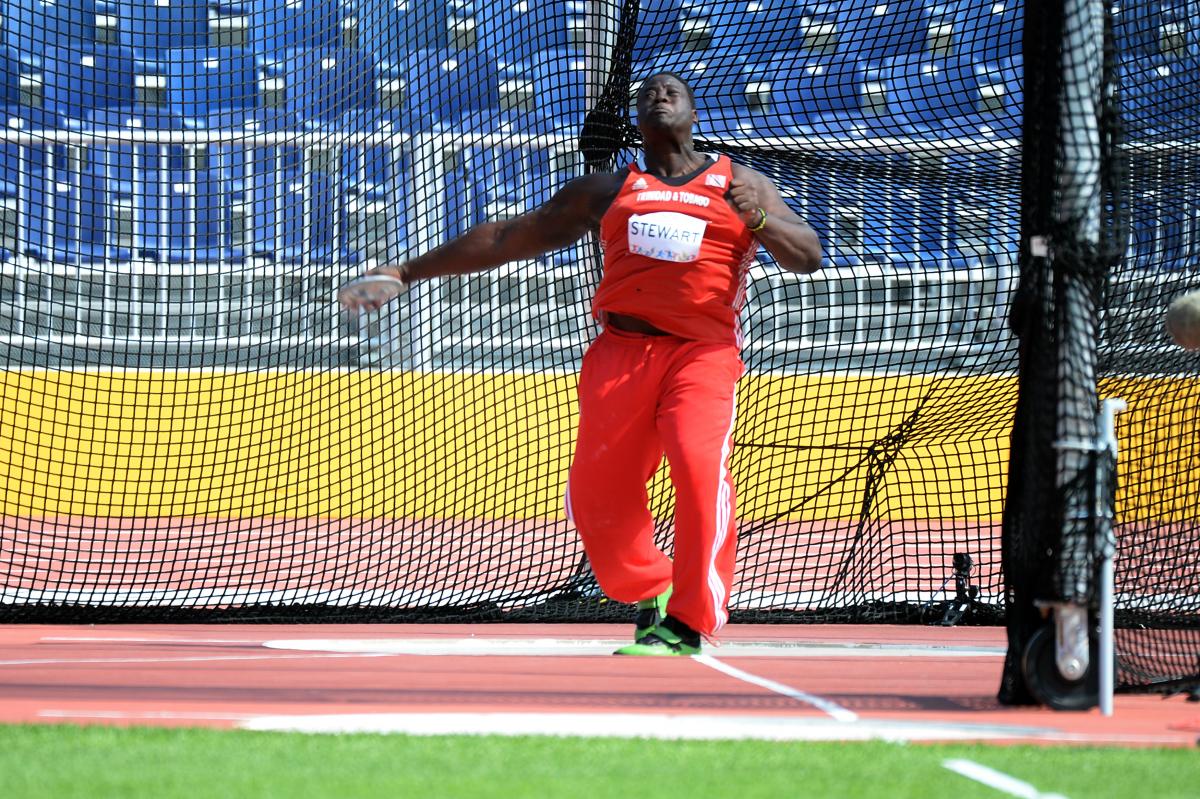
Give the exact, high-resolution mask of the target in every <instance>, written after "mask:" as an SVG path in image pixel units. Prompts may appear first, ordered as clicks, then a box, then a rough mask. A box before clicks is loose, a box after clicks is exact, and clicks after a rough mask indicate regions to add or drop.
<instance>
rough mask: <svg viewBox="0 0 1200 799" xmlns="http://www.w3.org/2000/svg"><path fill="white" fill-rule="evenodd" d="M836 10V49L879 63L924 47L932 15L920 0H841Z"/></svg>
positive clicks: (918, 51) (860, 58) (918, 50)
mask: <svg viewBox="0 0 1200 799" xmlns="http://www.w3.org/2000/svg"><path fill="white" fill-rule="evenodd" d="M836 9H837V10H836V14H835V18H836V20H837V40H838V44H837V47H838V52H840V53H842V54H843V55H845V56H847V57H852V58H856V59H858V60H859V61H865V62H867V63H870V64H878V63H881V62H883V61H885V60H887V59H890V58H894V57H896V56H901V55H910V54H913V53H921V52H924V51H925V49H926V42H927V40H928V38H929V26H930V24H931V16H930V12H929V8H928V6H927V5H926V3H925V2H922V0H885V1H884V2H863V1H862V0H841V2H839V3H837V6H836Z"/></svg>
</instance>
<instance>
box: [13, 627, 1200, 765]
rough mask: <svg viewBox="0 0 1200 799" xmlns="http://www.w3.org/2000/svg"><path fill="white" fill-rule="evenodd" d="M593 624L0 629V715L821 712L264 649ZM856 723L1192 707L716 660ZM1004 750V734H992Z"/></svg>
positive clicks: (1145, 712)
mask: <svg viewBox="0 0 1200 799" xmlns="http://www.w3.org/2000/svg"><path fill="white" fill-rule="evenodd" d="M627 632H628V630H627V629H626V627H625V626H620V627H615V626H611V625H589V626H578V625H546V626H530V625H464V626H450V625H447V626H430V625H338V626H328V625H305V626H290V625H208V626H199V625H188V626H180V625H173V626H166V625H137V626H133V625H123V626H104V627H93V626H43V625H39V626H34V625H22V626H5V627H0V722H41V723H55V722H72V723H104V724H158V725H188V726H194V725H203V726H216V727H231V726H234V725H235V724H236V723H238V722H239V721H241V720H244V719H246V718H248V717H256V716H267V715H285V716H292V715H297V716H302V715H316V714H331V715H332V714H364V713H369V714H378V713H463V714H474V713H480V712H488V713H535V712H541V713H567V712H571V713H584V712H586V713H598V714H607V713H616V712H620V713H659V714H661V713H671V714H695V715H697V716H699V715H705V716H713V715H723V714H728V715H729V716H730V717H733V716H739V717H743V718H744V717H747V716H764V717H771V718H776V719H777V718H780V717H787V718H796V719H805V718H808V719H823V720H826V721H828V717H827V716H826V715H825V714H823V713H822V712H821V711H819V710H817V709H815V708H814V707H812V706H811V705H806V704H805V703H803V702H799V701H797V700H796V699H795V698H793V697H789V696H786V695H783V694H781V693H779V692H778V691H773V690H769V689H768V688H765V687H760V686H759V685H755V684H752V683H750V682H747V681H745V680H742V679H737V678H735V677H732V676H729V675H728V674H725V673H722V672H720V671H717V670H714V669H713V668H711V667H709V666H706V665H704V664H702V663H700V662H695V661H692V660H690V659H682V658H679V659H677V658H670V659H662V660H646V659H641V658H628V659H626V658H614V657H599V656H540V657H534V656H515V655H505V656H490V655H488V656H462V655H455V656H450V655H437V656H431V655H385V656H378V655H354V654H336V653H328V652H304V651H294V650H281V649H268V648H264V647H263V646H262V642H264V641H269V640H277V639H293V640H294V639H372V640H376V639H428V640H443V641H453V640H458V639H463V638H471V637H472V636H476V637H479V638H488V639H495V638H503V639H510V640H528V641H532V640H536V639H547V638H553V639H567V640H573V639H582V640H589V639H597V638H620V637H622V636H624V635H625V634H626V633H627ZM724 640H725V642H726V643H729V644H733V643H738V642H749V641H755V642H766V641H791V642H797V641H800V642H812V643H835V642H846V643H854V644H884V645H886V644H893V645H894V644H914V645H923V646H939V647H994V648H1002V647H1003V645H1004V635H1003V630H1001V629H998V628H934V627H900V626H876V627H861V626H860V627H845V626H834V627H821V626H801V627H781V626H751V625H743V626H738V627H734V628H732V629H729V630H727V633H726V635H725V639H724ZM708 653H709V654H711V655H713V656H714V657H716V658H717V659H718V660H720V661H721V662H722V663H724V664H726V665H728V666H733V667H735V668H736V669H740V670H742V671H743V672H746V673H750V674H752V675H754V676H755V677H758V678H762V679H765V680H771V681H774V682H775V683H779V684H782V685H785V686H787V687H789V688H791V689H793V690H795V691H801V692H804V693H806V694H809V695H816V696H819V697H821V698H823V699H825V700H828V701H831V702H833V703H836V704H837V705H840V706H841V707H843V708H845V709H848V710H850V711H852V712H853V713H855V714H858V716H859V717H860V719H862V720H863V721H864V722H865V721H883V720H892V721H905V722H923V723H925V722H928V723H934V722H940V723H947V724H999V725H1018V726H1022V727H1036V728H1041V729H1043V730H1046V731H1048V732H1050V733H1052V734H1049V735H1040V736H1035V739H1037V740H1041V741H1045V740H1057V741H1063V742H1078V743H1097V744H1123V745H1146V744H1158V745H1178V746H1182V745H1192V744H1194V743H1196V740H1197V737H1198V736H1200V705H1196V704H1191V703H1188V702H1186V701H1185V700H1184V699H1183V698H1181V697H1175V698H1169V699H1163V698H1161V697H1158V696H1124V695H1122V696H1118V697H1117V699H1116V712H1115V714H1114V716H1112V717H1111V718H1105V717H1103V716H1101V715H1100V714H1099V712H1098V711H1089V712H1084V713H1066V712H1054V711H1050V710H1045V709H1027V708H1005V707H1001V706H999V705H998V704H997V703H996V701H995V693H996V688H997V685H998V683H999V678H1000V669H1001V657H1000V656H998V655H994V654H992V655H986V656H973V657H967V656H954V657H947V656H945V655H944V654H943V655H941V656H937V657H932V656H930V657H925V656H916V657H914V656H911V655H910V656H896V657H892V656H888V657H879V656H874V657H856V656H851V655H848V654H847V653H846V652H845V651H844V650H838V649H831V650H830V651H829V654H828V655H826V654H824V653H821V654H819V655H816V656H814V655H812V654H809V655H806V656H801V657H730V656H726V655H723V654H722V650H721V648H720V647H709V648H708ZM1004 740H1014V738H1012V737H1006V738H1004Z"/></svg>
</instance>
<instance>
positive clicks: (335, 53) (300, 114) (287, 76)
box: [276, 48, 441, 127]
mask: <svg viewBox="0 0 1200 799" xmlns="http://www.w3.org/2000/svg"><path fill="white" fill-rule="evenodd" d="M276 70H277V74H278V75H279V76H280V77H282V79H283V81H284V92H285V97H286V100H285V107H286V109H287V113H288V114H290V115H291V116H292V117H293V118H295V119H296V120H298V121H299V122H300V123H301V124H302V125H305V126H310V127H311V126H329V125H332V124H334V123H336V121H337V120H338V119H339V118H340V117H342V116H343V115H344V114H345V113H346V112H348V111H353V110H355V109H363V108H369V107H371V106H372V105H374V103H375V84H376V77H375V68H374V66H373V64H372V63H371V61H370V60H369V59H368V58H367V57H366V56H365V55H364V54H363V53H362V52H361V51H359V50H352V49H349V48H322V49H318V50H293V51H289V53H288V58H287V60H286V61H283V62H280V63H279V64H277V65H276ZM430 99H431V101H432V102H437V101H439V100H440V99H441V98H433V97H431V98H430Z"/></svg>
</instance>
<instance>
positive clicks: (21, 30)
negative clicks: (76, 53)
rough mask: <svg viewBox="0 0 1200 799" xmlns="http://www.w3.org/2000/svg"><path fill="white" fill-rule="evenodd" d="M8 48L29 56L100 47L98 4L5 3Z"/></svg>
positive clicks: (73, 0) (83, 0)
mask: <svg viewBox="0 0 1200 799" xmlns="http://www.w3.org/2000/svg"><path fill="white" fill-rule="evenodd" d="M0 16H2V17H3V20H4V24H3V26H2V28H0V31H2V34H0V35H2V37H3V40H4V44H7V45H8V46H9V47H13V48H16V49H18V50H22V51H27V52H37V51H39V50H42V49H44V48H46V47H63V46H66V45H68V44H74V43H83V44H94V43H97V36H96V3H95V2H94V0H55V1H54V2H43V0H2V2H0Z"/></svg>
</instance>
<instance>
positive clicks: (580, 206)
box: [557, 169, 629, 221]
mask: <svg viewBox="0 0 1200 799" xmlns="http://www.w3.org/2000/svg"><path fill="white" fill-rule="evenodd" d="M628 176H629V170H628V169H619V170H617V171H616V172H593V173H591V174H589V175H583V176H581V177H577V178H575V179H574V180H572V181H570V182H569V183H567V185H566V186H564V187H563V189H562V191H561V192H559V194H558V196H557V199H558V200H559V201H560V202H561V203H562V204H563V205H566V206H569V207H572V208H575V209H577V210H578V212H580V213H582V214H584V215H585V216H587V217H588V218H590V219H592V220H593V221H599V219H600V217H601V216H603V215H604V213H605V212H606V211H607V210H608V208H609V206H611V205H612V203H613V200H615V199H616V197H617V195H618V194H619V193H620V191H621V186H622V185H624V183H625V178H627V177H628Z"/></svg>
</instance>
